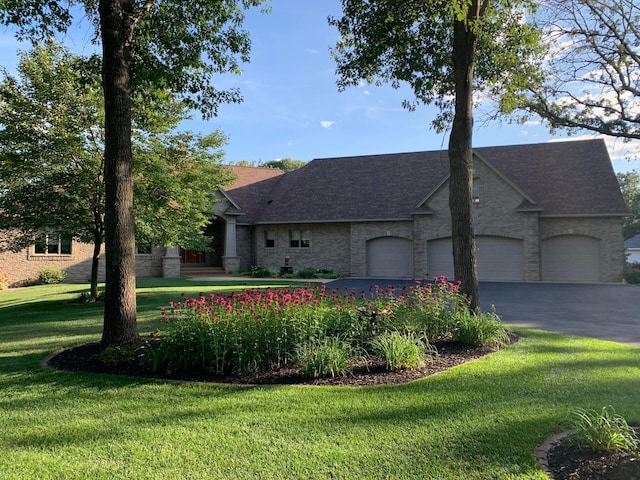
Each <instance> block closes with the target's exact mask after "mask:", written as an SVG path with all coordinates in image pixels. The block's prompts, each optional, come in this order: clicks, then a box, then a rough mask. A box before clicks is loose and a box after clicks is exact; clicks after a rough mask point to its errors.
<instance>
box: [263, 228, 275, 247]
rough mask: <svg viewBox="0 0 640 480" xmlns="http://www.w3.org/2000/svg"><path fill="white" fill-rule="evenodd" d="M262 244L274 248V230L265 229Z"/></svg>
mask: <svg viewBox="0 0 640 480" xmlns="http://www.w3.org/2000/svg"><path fill="white" fill-rule="evenodd" d="M264 246H265V247H266V248H274V247H275V246H276V232H274V231H273V230H265V232H264Z"/></svg>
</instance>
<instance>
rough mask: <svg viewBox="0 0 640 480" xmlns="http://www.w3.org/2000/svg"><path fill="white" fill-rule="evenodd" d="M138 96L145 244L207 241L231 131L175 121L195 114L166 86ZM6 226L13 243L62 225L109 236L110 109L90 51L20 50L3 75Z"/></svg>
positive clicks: (139, 233)
mask: <svg viewBox="0 0 640 480" xmlns="http://www.w3.org/2000/svg"><path fill="white" fill-rule="evenodd" d="M154 93H155V95H154V96H155V97H156V99H157V101H158V103H154V104H152V105H149V104H147V103H145V102H143V101H142V99H143V96H141V97H140V98H139V99H138V100H140V101H139V102H138V101H136V102H134V105H135V106H134V110H133V112H134V115H133V117H134V127H135V128H134V130H133V132H134V133H133V137H134V143H133V152H134V172H135V181H134V212H135V222H136V242H137V244H138V245H148V244H154V245H171V244H178V243H179V244H181V245H186V246H188V247H193V248H204V247H205V246H206V244H207V243H208V242H209V241H210V239H208V238H207V237H205V236H204V234H203V231H204V228H205V227H206V225H207V224H208V222H209V221H210V219H211V216H212V213H213V203H214V201H215V199H214V195H213V191H214V190H216V189H218V188H220V187H221V186H222V185H224V184H225V183H227V182H228V181H229V180H230V174H231V172H230V170H229V169H225V168H223V167H222V166H221V165H220V164H219V163H220V161H221V159H222V152H221V150H220V147H221V146H222V145H223V144H224V141H225V137H224V136H223V135H221V134H220V133H218V132H214V133H213V134H211V135H208V136H200V135H194V134H192V133H189V132H182V133H174V132H173V130H171V129H173V128H174V127H175V125H177V124H178V122H179V121H180V120H182V119H183V118H185V116H186V115H187V111H186V108H185V106H184V104H182V103H181V102H178V101H177V100H176V99H175V98H174V97H173V96H172V95H170V94H168V93H167V92H162V93H161V94H159V93H158V92H154ZM0 100H1V101H0V191H2V192H3V193H2V195H0V210H1V211H2V212H3V215H2V216H1V217H0V229H4V230H11V232H12V234H11V235H10V236H9V237H7V242H6V243H5V245H4V247H5V248H11V249H14V250H17V249H20V248H23V247H25V246H27V245H29V244H31V243H33V241H34V238H36V237H37V236H38V235H42V234H43V233H44V232H47V231H49V232H51V231H53V232H56V233H57V234H62V235H65V236H73V237H74V238H76V239H78V240H80V241H82V242H86V243H90V242H93V243H94V245H95V246H96V247H97V251H96V252H94V262H95V263H96V265H94V268H93V269H92V282H91V284H92V293H93V295H94V296H95V294H96V290H95V289H96V288H97V261H98V254H99V250H100V247H101V245H102V243H103V239H104V229H105V226H104V211H105V205H104V196H105V193H104V182H103V164H104V127H103V125H104V111H103V99H102V89H101V85H100V75H99V70H98V69H96V68H95V61H94V59H92V58H89V59H87V58H81V57H79V56H76V55H73V54H72V53H71V52H69V51H68V50H67V49H66V48H64V47H62V46H60V45H57V44H55V43H54V42H52V41H48V42H47V43H45V44H44V45H42V46H40V47H36V48H34V49H33V50H32V51H31V52H29V53H23V54H22V55H21V59H20V63H19V66H18V76H17V77H13V76H11V75H8V74H5V78H4V80H3V82H2V83H1V84H0Z"/></svg>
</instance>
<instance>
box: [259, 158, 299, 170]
mask: <svg viewBox="0 0 640 480" xmlns="http://www.w3.org/2000/svg"><path fill="white" fill-rule="evenodd" d="M306 164H307V162H306V161H304V160H294V159H292V158H288V157H287V158H282V159H280V160H271V161H270V162H267V163H265V164H264V165H263V166H265V167H268V168H278V169H280V170H284V171H285V172H292V171H293V170H297V169H298V168H301V167H304V166H305V165H306Z"/></svg>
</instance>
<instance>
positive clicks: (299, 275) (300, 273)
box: [293, 268, 317, 278]
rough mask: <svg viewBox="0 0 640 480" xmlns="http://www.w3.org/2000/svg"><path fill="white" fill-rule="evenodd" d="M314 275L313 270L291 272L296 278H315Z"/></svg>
mask: <svg viewBox="0 0 640 480" xmlns="http://www.w3.org/2000/svg"><path fill="white" fill-rule="evenodd" d="M316 273H317V272H316V270H315V269H314V268H302V269H300V270H296V271H295V272H293V276H294V277H296V278H316V277H317V275H316Z"/></svg>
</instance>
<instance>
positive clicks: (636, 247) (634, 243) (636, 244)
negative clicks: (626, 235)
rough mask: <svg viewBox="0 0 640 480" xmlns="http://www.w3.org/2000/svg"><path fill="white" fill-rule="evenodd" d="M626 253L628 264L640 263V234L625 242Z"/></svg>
mask: <svg viewBox="0 0 640 480" xmlns="http://www.w3.org/2000/svg"><path fill="white" fill-rule="evenodd" d="M624 253H625V256H626V259H627V263H638V262H640V234H638V235H636V236H635V237H631V238H630V239H628V240H625V241H624Z"/></svg>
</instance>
